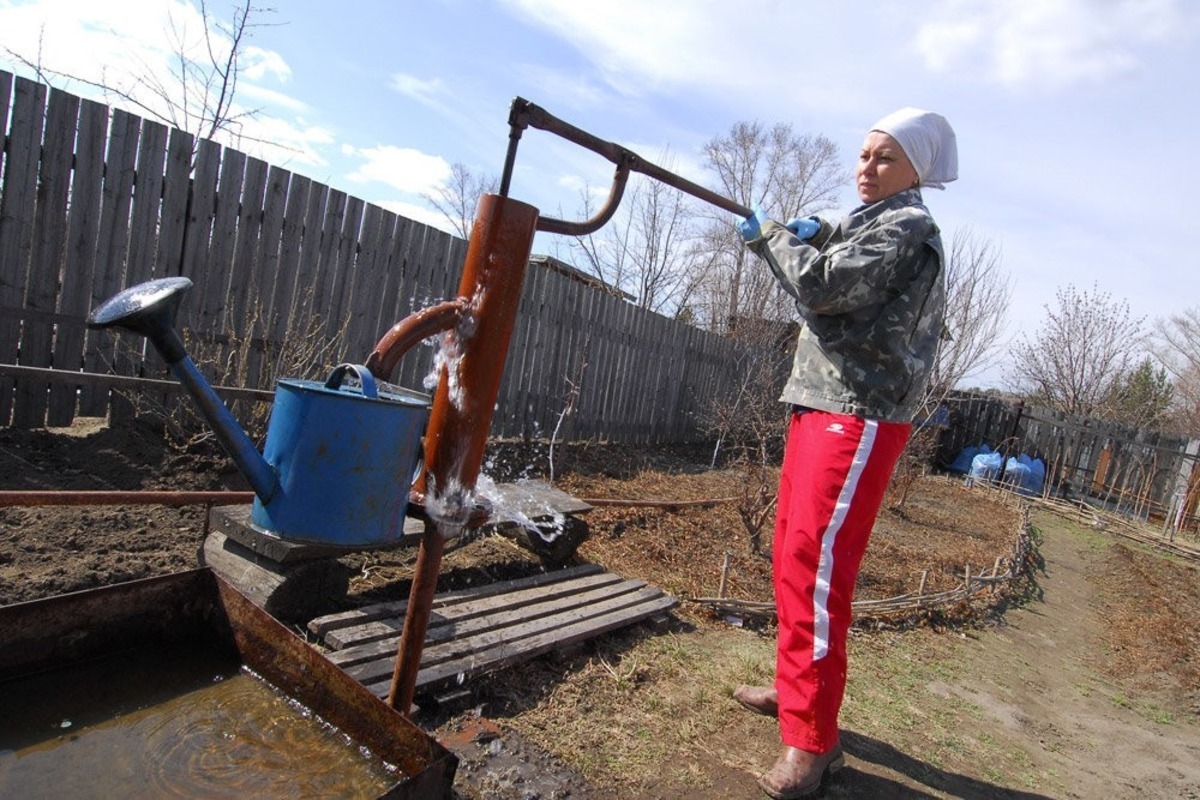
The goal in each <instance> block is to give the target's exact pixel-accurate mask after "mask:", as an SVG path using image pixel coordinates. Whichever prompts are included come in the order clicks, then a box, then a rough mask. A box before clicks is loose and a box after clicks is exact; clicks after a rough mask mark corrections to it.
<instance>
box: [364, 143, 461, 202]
mask: <svg viewBox="0 0 1200 800" xmlns="http://www.w3.org/2000/svg"><path fill="white" fill-rule="evenodd" d="M351 155H353V156H354V157H356V158H358V159H361V161H362V163H361V164H360V165H359V167H358V169H356V170H354V171H353V172H351V173H350V174H349V175H348V176H346V177H347V178H349V180H351V181H353V182H355V183H383V184H386V185H388V186H391V187H392V188H394V189H398V190H400V191H402V192H408V193H411V194H424V193H426V192H430V191H433V190H434V189H436V188H437V187H439V186H441V185H443V184H444V183H445V182H446V180H447V179H448V178H449V177H450V165H449V164H448V163H447V162H446V160H445V159H444V158H442V157H440V156H431V155H429V154H427V153H422V152H421V151H420V150H414V149H412V148H409V147H395V146H392V145H381V146H379V147H364V148H359V149H356V150H353V152H352V153H351Z"/></svg>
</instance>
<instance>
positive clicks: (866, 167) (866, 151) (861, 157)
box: [854, 131, 917, 203]
mask: <svg viewBox="0 0 1200 800" xmlns="http://www.w3.org/2000/svg"><path fill="white" fill-rule="evenodd" d="M854 179H855V182H856V184H857V185H858V197H859V199H860V200H862V201H863V202H864V203H878V202H879V201H880V200H883V199H884V198H886V197H891V196H892V195H894V194H896V193H897V192H903V191H904V190H905V189H911V188H912V187H914V186H916V185H917V171H916V170H915V169H913V165H912V163H911V162H910V161H909V160H908V156H907V155H905V154H904V148H902V147H901V146H900V144H899V143H898V142H897V141H896V140H895V139H893V138H892V137H891V136H888V135H887V134H886V133H883V132H882V131H871V132H870V133H868V134H867V139H866V141H864V142H863V146H862V152H860V153H859V154H858V168H857V169H855V171H854Z"/></svg>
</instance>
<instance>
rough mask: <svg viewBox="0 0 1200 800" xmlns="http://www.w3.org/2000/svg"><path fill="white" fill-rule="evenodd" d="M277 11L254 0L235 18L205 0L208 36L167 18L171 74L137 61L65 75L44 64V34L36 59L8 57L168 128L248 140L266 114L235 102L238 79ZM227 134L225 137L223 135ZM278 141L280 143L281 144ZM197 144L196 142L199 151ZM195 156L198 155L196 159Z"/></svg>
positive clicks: (242, 3) (246, 0)
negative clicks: (254, 122) (255, 39)
mask: <svg viewBox="0 0 1200 800" xmlns="http://www.w3.org/2000/svg"><path fill="white" fill-rule="evenodd" d="M266 13H274V9H271V8H260V7H257V6H254V5H253V4H252V0H239V1H238V3H237V4H236V5H234V6H233V7H232V15H231V18H230V19H229V21H227V22H222V21H221V20H219V19H218V18H217V17H214V16H213V15H212V14H211V13H210V11H209V8H208V4H207V3H206V2H205V0H200V18H201V21H202V26H201V27H202V28H203V30H202V32H201V33H200V34H199V35H197V34H196V32H195V31H194V30H190V29H189V27H188V25H187V23H186V22H185V21H183V20H180V19H179V18H177V17H176V16H175V14H174V13H171V12H169V13H168V24H167V29H166V30H165V31H164V35H165V36H166V37H167V40H168V42H169V44H170V47H171V51H172V59H171V63H170V66H169V67H168V68H167V69H166V70H164V69H162V68H161V67H160V66H158V65H155V64H149V63H146V62H145V61H141V60H135V62H134V63H133V64H132V66H131V68H127V69H122V70H120V71H114V70H110V69H108V68H105V69H103V70H102V71H101V74H100V78H99V79H98V80H97V79H94V78H90V77H88V76H82V75H74V74H71V73H68V72H59V71H57V70H54V69H52V68H50V67H47V66H44V65H43V64H42V63H41V48H42V44H43V42H42V41H41V38H40V37H39V41H38V51H37V56H36V58H31V57H29V56H27V55H25V54H22V53H20V52H18V51H14V50H12V49H11V48H5V52H6V53H7V54H8V55H9V57H10V58H12V59H13V60H14V61H16V62H18V63H21V64H23V65H25V66H26V67H27V68H29V69H32V70H34V72H35V73H36V74H37V76H38V78H39V80H46V81H47V82H50V80H49V79H51V78H61V79H64V80H67V81H75V82H78V83H82V84H84V85H86V86H90V87H92V88H94V89H98V90H99V91H100V92H102V93H103V95H104V97H105V99H106V100H108V101H109V102H115V103H116V104H119V105H123V106H126V107H128V108H131V109H133V110H136V111H138V112H139V113H141V114H142V115H143V116H145V117H147V118H149V119H152V120H156V121H158V122H161V123H163V124H164V125H167V126H168V127H172V128H178V129H180V130H184V131H187V132H188V133H191V134H193V135H194V136H196V137H197V140H199V139H200V138H204V139H221V138H224V139H227V140H230V141H234V142H236V141H239V140H243V139H248V140H250V141H256V142H261V141H262V140H261V139H258V138H256V137H247V136H245V133H244V130H243V124H244V123H245V122H246V121H247V120H248V119H252V118H254V117H255V116H257V115H258V114H259V112H260V110H261V109H257V108H254V109H246V108H241V107H239V106H238V105H237V103H236V98H237V90H238V81H239V79H240V77H241V74H242V71H243V68H244V65H243V63H242V59H243V58H245V57H246V54H247V52H248V51H249V49H250V48H249V44H248V42H249V39H250V38H251V36H252V35H253V31H254V29H256V28H259V27H262V26H264V25H265V24H267V23H264V22H260V21H259V20H258V18H259V16H260V15H262V14H266ZM222 135H223V136H222ZM273 144H275V145H277V146H278V143H277V142H273ZM195 147H196V145H193V148H195ZM194 155H195V153H194V152H193V156H194Z"/></svg>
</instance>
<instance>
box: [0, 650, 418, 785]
mask: <svg viewBox="0 0 1200 800" xmlns="http://www.w3.org/2000/svg"><path fill="white" fill-rule="evenodd" d="M402 777H403V776H400V775H397V774H395V773H394V772H393V771H392V770H391V769H390V768H389V767H388V766H387V765H385V764H382V763H381V762H379V761H378V760H377V759H372V758H371V757H370V756H369V755H368V754H364V753H363V752H360V750H359V748H358V747H357V746H355V745H354V744H353V743H352V742H351V741H350V740H349V738H348V737H346V736H345V735H344V734H342V733H341V732H339V731H338V730H336V729H334V728H332V727H331V726H329V725H326V724H324V723H322V722H321V721H320V720H318V719H315V718H313V716H312V714H311V712H309V711H308V710H307V709H305V708H303V707H301V706H299V705H298V704H296V703H295V702H293V701H292V700H290V699H289V698H287V697H286V696H285V695H283V694H282V693H280V692H278V691H276V690H274V689H273V688H271V687H270V686H268V685H267V684H265V683H264V682H262V681H261V680H259V679H258V678H257V677H255V676H253V675H251V674H250V673H248V672H246V671H245V670H243V669H241V668H240V665H239V663H238V662H237V660H236V659H234V658H230V657H227V656H220V655H214V654H213V652H212V650H211V648H209V649H202V648H198V647H172V648H169V649H159V650H156V651H154V652H148V651H146V650H136V651H131V652H128V653H124V654H120V655H117V656H112V657H108V658H105V659H103V660H101V661H97V662H93V663H89V664H87V665H84V666H81V667H71V668H67V669H62V670H56V671H53V672H48V673H44V674H41V675H37V676H32V677H26V678H21V679H18V680H15V681H9V682H6V683H0V797H21V798H61V797H72V798H90V797H95V798H112V797H181V798H182V797H189V798H190V797H254V798H273V797H279V798H284V797H287V798H294V797H338V798H343V797H346V798H352V797H378V796H379V795H380V794H382V793H384V792H385V791H387V789H388V788H389V787H391V786H393V785H394V784H395V783H397V782H398V781H399V780H401V779H402Z"/></svg>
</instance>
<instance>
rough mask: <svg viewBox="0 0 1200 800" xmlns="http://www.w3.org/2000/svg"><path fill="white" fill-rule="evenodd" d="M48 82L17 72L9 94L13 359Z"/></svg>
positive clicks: (6, 283) (4, 269)
mask: <svg viewBox="0 0 1200 800" xmlns="http://www.w3.org/2000/svg"><path fill="white" fill-rule="evenodd" d="M45 107H46V87H45V86H43V85H41V84H37V83H33V82H32V81H28V80H25V79H23V78H18V79H17V82H16V92H15V94H14V96H13V100H12V128H11V130H10V132H9V135H8V147H7V148H6V149H7V151H8V158H7V160H6V162H5V164H4V194H3V196H0V361H2V362H5V363H10V364H11V363H13V362H15V361H16V358H17V353H18V348H19V342H20V340H21V316H20V315H19V312H18V310H19V309H21V308H22V307H23V306H24V304H25V287H26V285H27V281H28V277H29V255H30V252H31V251H32V249H33V230H34V211H35V209H36V207H37V170H38V156H39V155H40V151H41V142H42V118H43V115H44V114H45ZM12 404H13V384H12V382H10V381H8V380H3V379H0V420H7V419H8V418H9V414H10V413H11V412H12Z"/></svg>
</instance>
